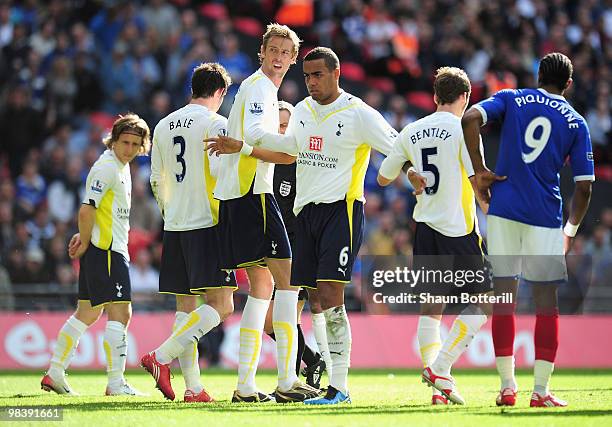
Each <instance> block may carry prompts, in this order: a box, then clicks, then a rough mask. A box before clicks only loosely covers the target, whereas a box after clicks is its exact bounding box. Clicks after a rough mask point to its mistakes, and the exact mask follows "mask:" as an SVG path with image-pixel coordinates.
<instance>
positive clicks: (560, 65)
mask: <svg viewBox="0 0 612 427" xmlns="http://www.w3.org/2000/svg"><path fill="white" fill-rule="evenodd" d="M573 72H574V67H573V66H572V61H570V59H569V58H568V57H567V56H565V55H563V54H562V53H559V52H553V53H549V54H548V55H546V56H544V58H542V60H541V61H540V66H539V68H538V86H546V85H553V86H555V87H556V88H558V89H559V90H564V89H565V87H566V86H567V81H568V80H569V79H571V78H572V73H573Z"/></svg>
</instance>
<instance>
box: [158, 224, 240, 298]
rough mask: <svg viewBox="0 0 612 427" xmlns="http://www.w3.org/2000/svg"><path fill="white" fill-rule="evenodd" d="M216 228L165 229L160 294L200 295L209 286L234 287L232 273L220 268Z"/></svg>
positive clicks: (234, 281)
mask: <svg viewBox="0 0 612 427" xmlns="http://www.w3.org/2000/svg"><path fill="white" fill-rule="evenodd" d="M218 231H219V230H218V226H214V227H209V228H200V229H198V230H189V231H164V246H163V251H162V260H161V269H160V272H159V292H160V293H163V294H174V295H199V294H202V293H203V292H205V291H206V289H211V288H221V287H229V288H233V289H236V288H237V286H236V277H235V275H234V272H233V271H222V270H221V266H220V263H219V236H218Z"/></svg>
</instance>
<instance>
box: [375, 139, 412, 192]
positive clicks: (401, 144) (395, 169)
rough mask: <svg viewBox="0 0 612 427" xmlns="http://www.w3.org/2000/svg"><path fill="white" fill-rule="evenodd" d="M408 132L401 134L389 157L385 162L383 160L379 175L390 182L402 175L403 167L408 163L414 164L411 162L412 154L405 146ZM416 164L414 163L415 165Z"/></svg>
mask: <svg viewBox="0 0 612 427" xmlns="http://www.w3.org/2000/svg"><path fill="white" fill-rule="evenodd" d="M406 132H408V128H406V130H404V131H402V133H400V135H399V137H398V138H397V141H396V142H395V144H394V145H393V148H392V149H391V152H390V153H389V155H388V156H387V158H386V159H385V160H383V162H382V164H381V165H380V169H379V171H378V173H379V174H380V175H381V176H382V177H383V178H387V179H389V180H394V179H395V178H397V176H398V175H399V174H400V172H401V170H402V166H404V163H406V162H407V161H410V163H413V162H412V160H411V156H410V153H409V152H408V150H407V149H406V146H405V141H406V139H405V134H406ZM413 164H414V163H413Z"/></svg>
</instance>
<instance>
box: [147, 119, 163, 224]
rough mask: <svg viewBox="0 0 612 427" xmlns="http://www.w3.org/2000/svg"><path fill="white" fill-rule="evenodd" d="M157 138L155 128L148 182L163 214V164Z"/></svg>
mask: <svg viewBox="0 0 612 427" xmlns="http://www.w3.org/2000/svg"><path fill="white" fill-rule="evenodd" d="M158 136H159V134H158V132H157V128H155V130H154V131H153V143H152V144H151V177H150V178H149V182H150V183H151V190H152V191H153V196H154V197H155V200H156V201H157V206H158V207H159V209H160V211H162V212H163V206H164V197H163V194H162V189H163V188H164V163H163V156H162V153H161V147H160V146H159V137H158Z"/></svg>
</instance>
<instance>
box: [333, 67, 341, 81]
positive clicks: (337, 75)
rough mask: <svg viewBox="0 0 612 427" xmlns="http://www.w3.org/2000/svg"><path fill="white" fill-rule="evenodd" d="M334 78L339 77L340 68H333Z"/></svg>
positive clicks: (337, 78)
mask: <svg viewBox="0 0 612 427" xmlns="http://www.w3.org/2000/svg"><path fill="white" fill-rule="evenodd" d="M334 79H336V80H339V79H340V68H336V69H334Z"/></svg>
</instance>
